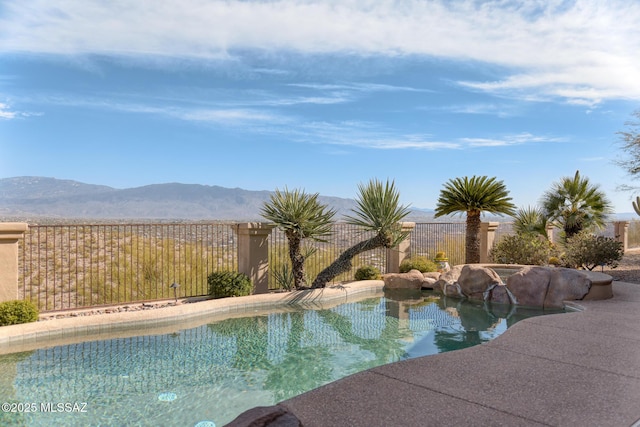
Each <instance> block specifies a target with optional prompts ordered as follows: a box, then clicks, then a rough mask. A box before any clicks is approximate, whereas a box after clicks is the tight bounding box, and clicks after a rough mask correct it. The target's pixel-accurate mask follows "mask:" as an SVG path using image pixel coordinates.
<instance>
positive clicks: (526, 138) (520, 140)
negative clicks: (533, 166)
mask: <svg viewBox="0 0 640 427" xmlns="http://www.w3.org/2000/svg"><path fill="white" fill-rule="evenodd" d="M460 141H461V142H463V143H464V144H466V145H468V146H469V147H505V146H512V145H522V144H532V143H545V142H565V141H566V139H565V138H558V137H547V136H537V135H532V134H530V133H520V134H516V135H507V136H505V137H503V138H495V139H494V138H461V139H460Z"/></svg>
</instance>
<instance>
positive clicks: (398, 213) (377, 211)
mask: <svg viewBox="0 0 640 427" xmlns="http://www.w3.org/2000/svg"><path fill="white" fill-rule="evenodd" d="M356 204H357V207H356V208H355V209H353V210H352V211H353V215H346V216H345V219H346V222H347V223H348V224H352V225H355V226H358V227H361V228H362V229H363V230H364V231H372V232H374V233H375V235H374V236H373V237H371V238H369V239H366V240H363V241H361V242H359V243H356V244H355V245H353V246H352V247H350V248H348V249H346V250H345V251H344V252H342V254H340V256H339V257H338V258H337V259H336V260H335V261H334V262H333V263H331V265H329V266H328V267H327V268H325V269H324V270H322V271H321V272H320V273H318V276H316V278H315V280H314V281H313V287H314V288H324V287H325V286H326V285H327V283H329V282H330V281H331V280H332V279H333V278H334V277H336V276H338V275H340V274H342V273H344V272H346V271H349V270H350V269H351V267H352V262H351V261H352V259H353V258H354V257H355V256H356V255H358V254H360V253H362V252H365V251H369V250H371V249H376V248H380V247H385V248H392V247H394V246H396V245H398V244H399V243H400V242H402V241H403V240H404V239H406V238H407V236H408V235H409V233H408V232H403V231H402V224H401V223H400V222H401V221H402V220H403V219H404V218H405V217H406V216H407V215H408V214H409V212H410V211H409V207H408V206H403V205H400V193H399V192H398V191H397V189H396V187H395V183H394V182H393V181H391V182H389V180H387V181H386V183H384V184H383V183H382V182H381V181H378V180H377V179H372V180H370V181H369V182H368V183H367V184H366V185H363V184H360V185H358V197H357V199H356Z"/></svg>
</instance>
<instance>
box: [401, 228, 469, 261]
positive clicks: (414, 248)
mask: <svg viewBox="0 0 640 427" xmlns="http://www.w3.org/2000/svg"><path fill="white" fill-rule="evenodd" d="M466 229H467V227H466V224H465V223H464V222H449V223H445V222H434V223H418V224H416V227H415V228H414V229H413V232H412V233H411V250H410V254H411V256H425V257H427V258H429V259H433V258H435V256H436V252H445V253H446V255H447V257H448V258H449V264H451V265H456V264H463V263H464V256H465V245H464V236H465V232H466Z"/></svg>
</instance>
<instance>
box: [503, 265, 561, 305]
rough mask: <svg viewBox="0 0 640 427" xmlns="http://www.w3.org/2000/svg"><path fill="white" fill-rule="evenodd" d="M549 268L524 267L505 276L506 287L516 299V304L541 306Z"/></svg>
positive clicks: (549, 276) (547, 283) (549, 280)
mask: <svg viewBox="0 0 640 427" xmlns="http://www.w3.org/2000/svg"><path fill="white" fill-rule="evenodd" d="M550 282H551V269H550V268H548V267H537V266H534V267H524V268H523V269H522V270H520V271H518V272H516V273H514V274H512V275H511V276H509V277H508V278H507V288H509V290H510V291H511V293H512V294H513V296H514V297H515V299H516V302H515V303H516V304H518V305H525V306H531V307H543V306H544V300H545V296H546V295H547V290H548V289H549V283H550Z"/></svg>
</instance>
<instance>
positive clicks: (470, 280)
mask: <svg viewBox="0 0 640 427" xmlns="http://www.w3.org/2000/svg"><path fill="white" fill-rule="evenodd" d="M498 283H502V279H500V276H498V273H496V272H495V271H493V270H492V269H490V268H486V267H482V266H480V265H473V264H467V265H465V266H464V267H462V271H461V272H460V277H458V284H459V285H460V290H461V292H462V293H463V294H464V295H466V296H467V298H469V299H474V300H480V301H484V293H485V292H486V291H487V289H489V288H491V287H492V286H494V285H496V284H498Z"/></svg>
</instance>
